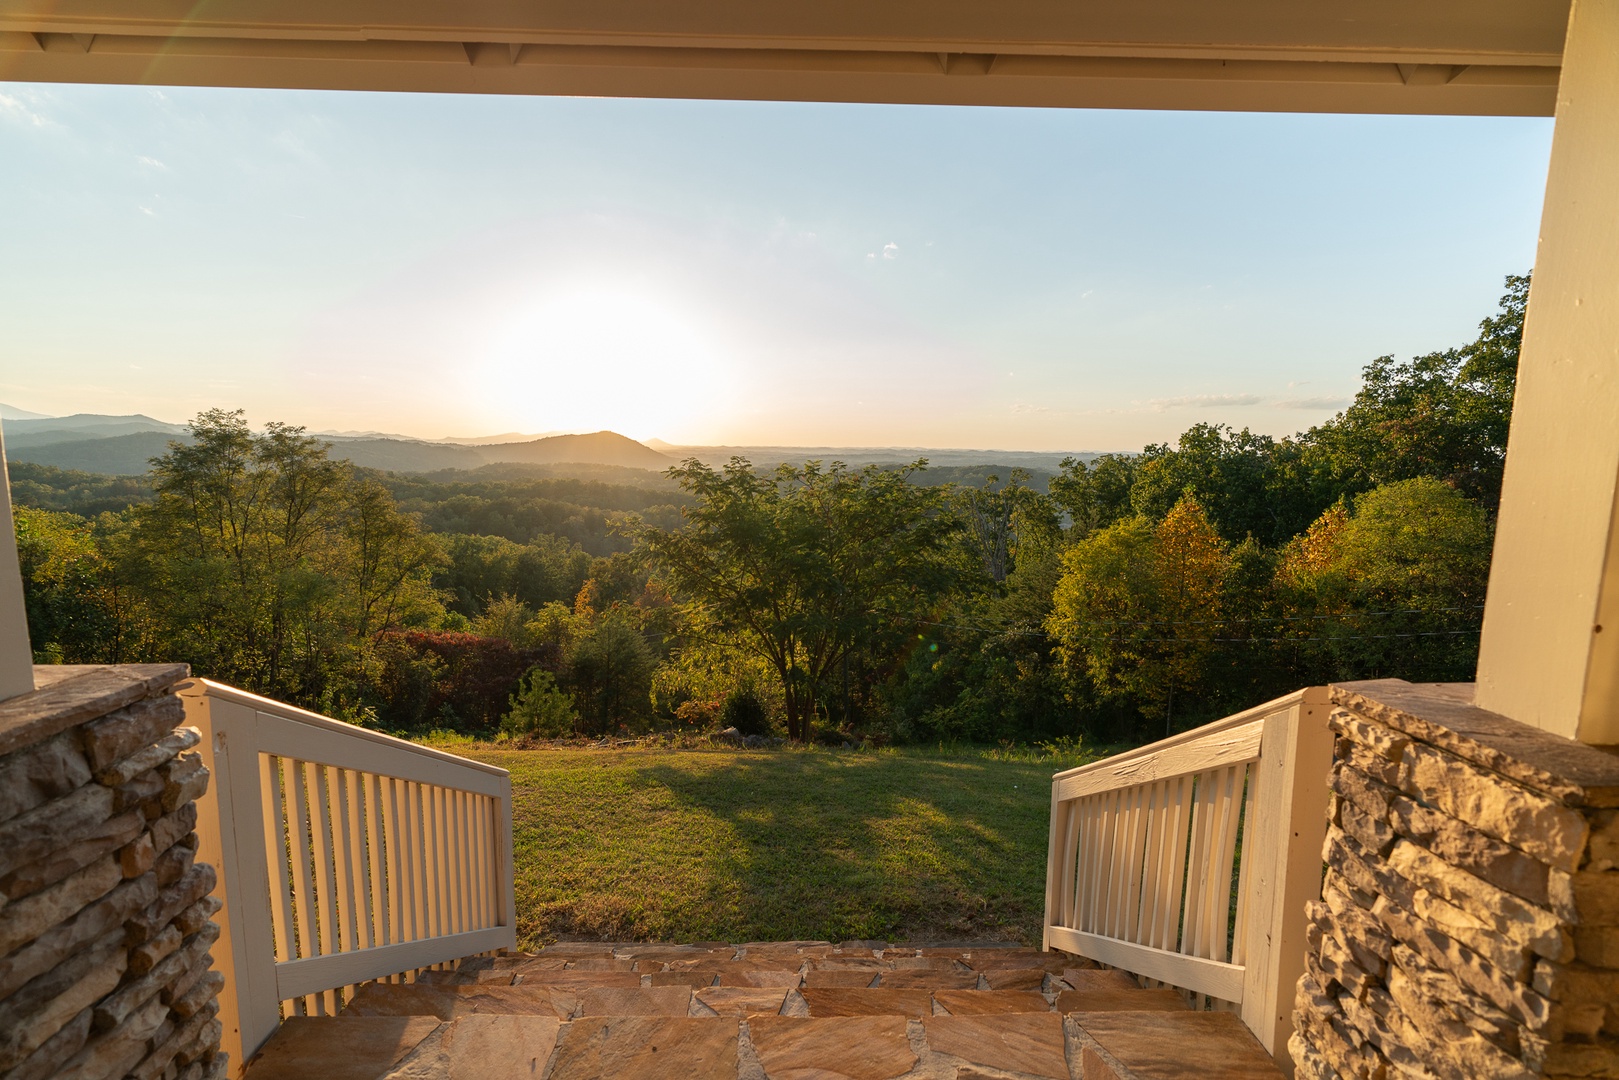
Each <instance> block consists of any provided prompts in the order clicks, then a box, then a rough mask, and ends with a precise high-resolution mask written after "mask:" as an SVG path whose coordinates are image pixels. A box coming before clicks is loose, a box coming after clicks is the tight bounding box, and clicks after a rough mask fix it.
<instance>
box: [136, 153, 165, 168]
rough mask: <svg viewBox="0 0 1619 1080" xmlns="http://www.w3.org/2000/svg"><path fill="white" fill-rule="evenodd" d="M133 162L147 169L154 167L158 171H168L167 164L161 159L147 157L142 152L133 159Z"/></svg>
mask: <svg viewBox="0 0 1619 1080" xmlns="http://www.w3.org/2000/svg"><path fill="white" fill-rule="evenodd" d="M135 164H137V165H141V166H144V167H145V168H148V169H156V170H157V171H158V172H168V171H169V167H168V166H167V165H165V164H163V163H162V162H161V161H159V160H157V158H153V157H147V156H145V155H144V154H143V155H141V156H140V157H137V158H136V159H135Z"/></svg>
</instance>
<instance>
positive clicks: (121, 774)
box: [96, 728, 202, 787]
mask: <svg viewBox="0 0 1619 1080" xmlns="http://www.w3.org/2000/svg"><path fill="white" fill-rule="evenodd" d="M201 741H202V734H201V733H200V732H198V731H197V729H196V728H175V729H174V730H173V731H172V732H171V733H170V734H168V735H166V736H164V737H163V738H161V739H159V740H158V741H157V742H155V743H152V744H151V745H150V746H144V747H142V748H141V749H139V750H137V751H135V752H134V753H133V754H131V755H129V756H128V757H126V758H120V759H119V760H117V761H115V762H113V763H112V764H111V765H108V766H107V767H106V768H104V769H99V770H97V771H96V782H97V783H99V784H105V785H107V786H108V787H118V786H120V785H122V784H127V783H129V782H130V781H131V780H133V779H135V777H137V776H139V775H140V774H141V773H146V772H151V771H153V770H154V769H157V768H158V767H159V766H162V765H167V764H168V763H169V762H171V761H173V760H174V759H175V758H176V757H178V756H179V755H180V754H181V753H183V752H184V751H186V750H190V749H191V748H192V747H193V746H196V745H197V744H198V743H199V742H201Z"/></svg>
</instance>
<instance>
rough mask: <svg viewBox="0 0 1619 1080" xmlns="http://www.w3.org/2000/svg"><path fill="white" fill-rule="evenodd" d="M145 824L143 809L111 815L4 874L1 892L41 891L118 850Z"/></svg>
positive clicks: (14, 895)
mask: <svg viewBox="0 0 1619 1080" xmlns="http://www.w3.org/2000/svg"><path fill="white" fill-rule="evenodd" d="M145 827H146V818H145V817H144V816H142V815H141V813H140V812H139V811H130V812H128V813H123V814H119V815H117V816H116V817H112V818H108V819H107V820H106V821H103V822H102V823H101V824H100V825H97V826H95V827H94V828H92V829H89V830H88V831H87V832H86V833H84V834H83V835H81V836H80V837H79V838H78V839H77V840H74V841H73V842H72V843H69V844H66V845H64V846H63V847H59V848H55V849H53V850H51V851H48V852H46V853H45V855H44V856H43V857H41V858H39V859H36V860H35V861H33V862H31V863H29V864H28V865H27V866H21V867H18V868H17V869H15V870H13V871H11V872H10V873H9V874H6V875H5V876H4V877H0V894H4V895H5V897H7V898H9V899H12V900H15V899H18V898H20V897H24V896H27V895H28V894H30V893H35V892H38V891H39V890H40V889H43V888H45V887H46V886H47V885H51V884H53V883H55V882H58V881H61V880H62V879H63V878H65V877H67V876H68V875H69V874H72V873H74V872H75V871H78V870H82V869H83V868H84V867H86V866H89V865H90V864H91V863H93V862H95V861H96V860H97V859H99V858H101V857H102V856H103V855H106V854H108V853H109V852H113V851H117V850H118V849H119V848H121V847H123V846H124V845H125V844H128V843H129V842H131V841H132V840H134V839H135V838H136V837H138V836H140V835H141V830H142V829H144V828H145ZM136 876H138V875H136Z"/></svg>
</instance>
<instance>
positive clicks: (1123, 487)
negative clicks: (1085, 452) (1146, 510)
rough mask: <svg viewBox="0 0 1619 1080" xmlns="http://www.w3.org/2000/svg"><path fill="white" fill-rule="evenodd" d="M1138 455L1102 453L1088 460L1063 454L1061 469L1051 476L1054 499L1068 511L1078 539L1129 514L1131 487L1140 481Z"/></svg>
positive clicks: (1070, 522)
mask: <svg viewBox="0 0 1619 1080" xmlns="http://www.w3.org/2000/svg"><path fill="white" fill-rule="evenodd" d="M1136 465H1137V461H1136V455H1134V454H1102V455H1100V456H1099V457H1097V458H1094V459H1093V460H1092V461H1091V462H1090V464H1088V465H1087V464H1086V463H1085V462H1084V461H1081V460H1080V459H1079V458H1063V460H1062V466H1061V470H1060V471H1059V472H1058V474H1057V475H1056V476H1054V477H1052V478H1051V501H1052V502H1054V503H1055V504H1056V505H1057V508H1058V509H1059V510H1061V511H1062V512H1063V513H1065V514H1067V515H1068V521H1069V532H1070V534H1071V535H1072V536H1073V538H1074V539H1076V540H1083V539H1084V538H1085V537H1087V536H1089V535H1090V534H1091V533H1093V532H1096V531H1098V530H1100V529H1105V528H1107V527H1108V526H1109V525H1112V524H1113V523H1114V522H1116V521H1119V520H1121V519H1123V518H1126V517H1129V516H1130V515H1131V514H1132V513H1134V511H1133V510H1132V509H1131V508H1130V489H1131V488H1132V487H1133V486H1134V485H1135V482H1136Z"/></svg>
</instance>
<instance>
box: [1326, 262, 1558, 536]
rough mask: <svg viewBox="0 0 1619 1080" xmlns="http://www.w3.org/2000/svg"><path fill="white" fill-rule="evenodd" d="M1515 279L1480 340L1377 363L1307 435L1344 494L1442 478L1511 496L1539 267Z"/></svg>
mask: <svg viewBox="0 0 1619 1080" xmlns="http://www.w3.org/2000/svg"><path fill="white" fill-rule="evenodd" d="M1506 285H1507V291H1506V294H1505V295H1504V296H1503V297H1502V298H1501V302H1500V309H1499V310H1498V311H1497V312H1496V314H1495V315H1493V316H1492V317H1490V318H1488V319H1485V320H1484V321H1483V322H1482V323H1480V324H1479V328H1480V333H1479V336H1478V338H1477V339H1476V340H1474V341H1473V342H1472V343H1471V344H1469V345H1466V346H1463V347H1462V348H1459V349H1446V350H1445V351H1443V352H1435V353H1429V354H1427V355H1426V356H1418V357H1413V358H1412V359H1411V360H1408V361H1405V362H1403V363H1397V362H1396V361H1395V360H1394V358H1393V357H1392V356H1382V357H1378V358H1377V359H1376V360H1374V361H1372V363H1370V364H1369V365H1367V367H1366V368H1365V370H1364V371H1363V372H1362V374H1361V388H1360V391H1359V392H1358V393H1357V394H1356V395H1355V401H1354V404H1352V405H1350V407H1349V408H1348V409H1346V410H1345V411H1344V412H1342V413H1340V414H1338V416H1336V417H1335V418H1333V419H1332V420H1329V421H1328V422H1327V423H1325V424H1322V425H1321V426H1319V427H1316V428H1312V429H1311V430H1310V431H1309V432H1308V433H1307V434H1306V435H1304V436H1303V437H1302V439H1301V441H1302V442H1303V444H1304V446H1305V455H1306V459H1307V462H1308V464H1309V466H1310V468H1311V469H1313V470H1314V471H1315V472H1317V473H1318V474H1320V475H1321V476H1322V477H1323V478H1324V480H1325V482H1326V483H1327V484H1328V485H1330V487H1331V488H1332V489H1334V490H1336V491H1338V492H1344V493H1354V492H1358V491H1366V490H1369V489H1371V488H1373V487H1376V486H1378V485H1379V484H1388V483H1392V482H1395V481H1399V480H1410V479H1414V478H1416V477H1419V476H1429V477H1434V478H1436V479H1439V480H1443V481H1445V482H1446V483H1448V484H1450V485H1451V486H1452V487H1454V488H1456V489H1457V490H1458V491H1460V492H1461V493H1462V494H1464V495H1466V496H1468V497H1469V498H1472V499H1476V500H1478V501H1479V503H1480V504H1482V505H1483V506H1484V507H1485V508H1487V509H1488V510H1490V511H1491V512H1493V511H1494V510H1495V508H1496V506H1497V505H1498V504H1499V503H1500V501H1501V470H1502V466H1503V463H1504V462H1505V459H1506V447H1507V431H1508V428H1509V427H1510V425H1511V421H1512V398H1513V393H1514V391H1515V390H1516V387H1517V377H1518V350H1519V346H1520V345H1521V343H1522V341H1523V318H1524V310H1525V308H1526V307H1527V305H1528V301H1529V276H1528V275H1527V274H1526V275H1523V276H1510V277H1508V278H1507V280H1506Z"/></svg>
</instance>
